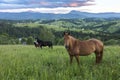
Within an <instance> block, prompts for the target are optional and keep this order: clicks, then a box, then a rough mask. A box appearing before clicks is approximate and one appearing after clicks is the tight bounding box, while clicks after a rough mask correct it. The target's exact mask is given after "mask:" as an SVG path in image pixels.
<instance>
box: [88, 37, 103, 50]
mask: <svg viewBox="0 0 120 80" xmlns="http://www.w3.org/2000/svg"><path fill="white" fill-rule="evenodd" d="M89 41H90V42H93V43H94V44H95V49H96V50H97V51H102V50H103V47H104V44H103V42H102V41H100V40H98V39H90V40H89Z"/></svg>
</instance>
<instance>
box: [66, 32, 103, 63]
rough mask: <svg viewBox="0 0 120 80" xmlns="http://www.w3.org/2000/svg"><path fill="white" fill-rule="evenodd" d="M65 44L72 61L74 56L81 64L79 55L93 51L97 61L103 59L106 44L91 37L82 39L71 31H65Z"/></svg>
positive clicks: (85, 54)
mask: <svg viewBox="0 0 120 80" xmlns="http://www.w3.org/2000/svg"><path fill="white" fill-rule="evenodd" d="M64 45H65V48H66V50H67V51H68V54H69V56H70V63H72V60H73V57H75V58H76V60H77V63H78V64H79V56H87V55H90V54H91V53H93V52H94V53H95V56H96V63H100V62H101V60H102V56H103V48H104V45H103V43H102V42H101V41H100V40H97V39H89V40H85V41H80V40H78V39H76V38H74V37H73V36H71V35H70V34H69V33H67V32H64Z"/></svg>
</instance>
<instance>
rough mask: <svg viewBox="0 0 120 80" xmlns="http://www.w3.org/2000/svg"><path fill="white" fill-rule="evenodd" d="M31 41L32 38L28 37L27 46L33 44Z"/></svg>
mask: <svg viewBox="0 0 120 80" xmlns="http://www.w3.org/2000/svg"><path fill="white" fill-rule="evenodd" d="M33 41H34V40H33V37H32V36H30V37H28V38H27V44H29V45H30V44H33Z"/></svg>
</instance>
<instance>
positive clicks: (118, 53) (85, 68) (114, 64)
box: [0, 45, 120, 80]
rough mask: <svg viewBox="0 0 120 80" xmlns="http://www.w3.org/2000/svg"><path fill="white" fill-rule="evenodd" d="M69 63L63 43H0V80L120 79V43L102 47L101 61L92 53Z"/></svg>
mask: <svg viewBox="0 0 120 80" xmlns="http://www.w3.org/2000/svg"><path fill="white" fill-rule="evenodd" d="M79 59H80V65H79V66H78V65H77V62H76V60H75V58H74V59H73V64H72V65H70V64H69V56H68V53H67V52H66V50H65V48H64V47H63V46H54V47H53V49H50V48H47V47H44V48H43V49H40V48H35V47H34V46H33V45H29V46H28V45H0V80H120V46H105V49H104V55H103V61H102V63H100V64H98V65H95V55H94V54H91V55H89V56H85V57H82V56H80V58H79Z"/></svg>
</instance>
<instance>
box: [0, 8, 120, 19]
mask: <svg viewBox="0 0 120 80" xmlns="http://www.w3.org/2000/svg"><path fill="white" fill-rule="evenodd" d="M94 17H95V18H120V13H113V12H110V13H88V12H80V11H75V10H73V11H71V12H69V13H67V14H52V13H38V12H31V11H28V12H21V13H8V12H0V19H8V20H27V19H34V20H35V19H63V18H64V19H72V18H94Z"/></svg>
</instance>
